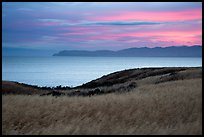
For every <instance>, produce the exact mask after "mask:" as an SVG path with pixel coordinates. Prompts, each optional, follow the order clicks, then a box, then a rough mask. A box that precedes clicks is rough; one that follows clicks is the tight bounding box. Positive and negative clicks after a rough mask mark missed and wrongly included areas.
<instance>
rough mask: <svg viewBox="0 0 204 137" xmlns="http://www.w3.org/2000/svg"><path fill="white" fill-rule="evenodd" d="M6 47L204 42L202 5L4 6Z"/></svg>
mask: <svg viewBox="0 0 204 137" xmlns="http://www.w3.org/2000/svg"><path fill="white" fill-rule="evenodd" d="M2 11H3V12H2V28H3V30H2V35H3V42H2V45H3V47H15V48H31V49H55V50H56V49H57V50H64V49H66V50H70V49H77V50H82V49H83V50H84V49H85V50H101V49H110V50H119V49H125V48H130V47H158V46H159V47H167V46H180V45H188V46H192V45H201V44H202V3H201V2H129V3H128V2H127V3H124V2H121V3H120V2H118V3H116V2H113V3H110V2H107V3H105V2H103V3H102V2H85V3H83V2H58V3H56V2H32V3H31V2H23V3H22V2H17V3H15V2H4V3H3V4H2Z"/></svg>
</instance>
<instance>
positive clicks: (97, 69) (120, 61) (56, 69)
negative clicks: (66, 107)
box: [2, 56, 202, 87]
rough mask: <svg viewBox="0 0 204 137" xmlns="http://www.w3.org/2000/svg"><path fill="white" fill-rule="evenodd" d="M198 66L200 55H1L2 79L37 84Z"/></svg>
mask: <svg viewBox="0 0 204 137" xmlns="http://www.w3.org/2000/svg"><path fill="white" fill-rule="evenodd" d="M197 66H202V58H176V57H173V58H172V57H151V58H150V57H56V56H55V57H2V80H10V81H17V82H22V83H26V84H31V85H38V86H52V87H53V86H58V85H62V86H78V85H81V84H83V83H86V82H89V81H91V80H93V79H96V78H99V77H101V76H103V75H106V74H109V73H112V72H115V71H119V70H124V69H130V68H142V67H197Z"/></svg>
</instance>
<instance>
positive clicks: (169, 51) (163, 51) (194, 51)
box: [53, 46, 202, 57]
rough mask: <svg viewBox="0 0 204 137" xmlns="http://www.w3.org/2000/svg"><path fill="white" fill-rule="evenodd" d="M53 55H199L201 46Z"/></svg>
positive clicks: (72, 52) (57, 54)
mask: <svg viewBox="0 0 204 137" xmlns="http://www.w3.org/2000/svg"><path fill="white" fill-rule="evenodd" d="M53 56H90V57H201V56H202V46H191V47H188V46H180V47H175V46H172V47H166V48H161V47H156V48H147V47H143V48H129V49H124V50H119V51H110V50H97V51H85V50H63V51H60V52H59V53H55V54H53Z"/></svg>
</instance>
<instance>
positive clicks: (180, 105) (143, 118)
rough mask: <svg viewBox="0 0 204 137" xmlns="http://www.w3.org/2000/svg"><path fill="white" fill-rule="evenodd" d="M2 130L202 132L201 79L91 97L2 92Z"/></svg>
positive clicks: (134, 132)
mask: <svg viewBox="0 0 204 137" xmlns="http://www.w3.org/2000/svg"><path fill="white" fill-rule="evenodd" d="M2 99H3V101H2V102H3V104H2V105H3V106H2V107H3V108H2V132H3V134H52V135H53V134H62V135H64V134H65V135H70V134H100V135H101V134H137V135H139V134H142V135H148V134H194V135H201V134H202V79H201V78H197V79H190V80H179V81H171V82H166V83H161V84H157V85H154V84H150V85H144V86H140V87H138V88H135V89H134V90H133V91H132V92H128V93H123V94H113V93H112V94H106V95H100V96H92V97H66V96H62V97H58V98H55V97H52V96H43V97H40V96H38V95H32V96H28V95H3V96H2Z"/></svg>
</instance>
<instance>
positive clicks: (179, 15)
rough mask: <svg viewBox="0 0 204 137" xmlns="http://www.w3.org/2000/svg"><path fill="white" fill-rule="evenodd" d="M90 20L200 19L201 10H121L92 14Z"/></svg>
mask: <svg viewBox="0 0 204 137" xmlns="http://www.w3.org/2000/svg"><path fill="white" fill-rule="evenodd" d="M89 19H91V20H97V21H137V20H138V21H179V20H180V21H182V20H197V19H202V10H198V9H195V10H185V11H172V12H169V11H162V12H158V11H152V12H145V11H138V12H137V11H121V12H118V13H113V14H111V13H110V14H108V15H102V16H92V17H89Z"/></svg>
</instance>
